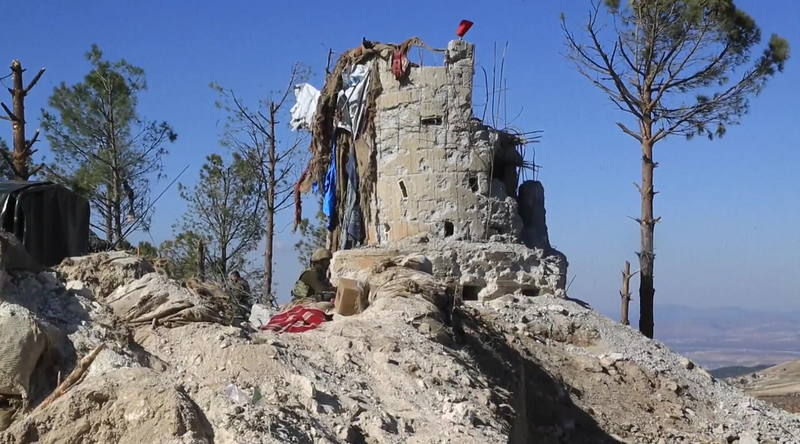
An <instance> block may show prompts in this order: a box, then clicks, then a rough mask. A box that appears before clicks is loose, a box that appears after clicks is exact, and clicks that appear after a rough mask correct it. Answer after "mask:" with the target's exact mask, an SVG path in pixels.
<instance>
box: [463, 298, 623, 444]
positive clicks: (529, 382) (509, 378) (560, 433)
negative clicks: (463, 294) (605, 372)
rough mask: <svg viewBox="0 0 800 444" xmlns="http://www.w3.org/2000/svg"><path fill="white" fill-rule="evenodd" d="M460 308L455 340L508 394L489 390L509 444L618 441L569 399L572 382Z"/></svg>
mask: <svg viewBox="0 0 800 444" xmlns="http://www.w3.org/2000/svg"><path fill="white" fill-rule="evenodd" d="M460 312H461V316H459V318H460V319H459V320H460V324H461V326H462V328H460V329H459V330H462V331H463V335H461V334H459V336H461V338H459V339H461V340H460V341H459V342H461V343H462V344H463V345H464V346H465V347H466V348H467V350H468V351H469V352H470V354H471V355H472V356H473V358H474V359H475V361H476V363H477V365H478V369H479V370H480V371H481V373H483V374H484V375H485V376H486V377H487V378H488V379H489V380H490V383H491V384H492V385H494V386H495V387H501V388H502V389H505V391H507V392H508V393H507V397H506V399H502V398H503V396H502V395H493V396H496V397H497V398H499V399H494V400H493V403H494V404H495V405H498V406H499V407H498V411H499V412H502V413H500V414H501V415H503V416H504V418H503V419H504V420H505V421H506V422H507V424H508V425H509V428H510V430H507V431H506V432H507V433H508V436H509V440H508V442H509V444H518V443H519V444H522V443H529V442H539V443H582V444H583V443H585V444H595V443H596V444H600V443H619V441H618V440H616V439H614V438H612V437H611V436H610V435H608V434H607V433H606V432H605V431H603V430H602V429H601V428H600V426H599V425H598V424H597V422H596V421H595V420H594V418H592V416H590V415H589V414H588V413H586V412H585V411H583V410H582V409H581V408H580V407H578V406H577V405H575V404H574V403H573V402H572V400H571V399H570V397H569V393H570V392H573V391H574V389H573V388H571V387H569V386H567V385H566V383H564V382H563V381H562V382H557V381H556V380H555V379H554V378H553V377H552V376H551V375H550V374H548V373H547V372H546V371H545V370H544V369H543V368H542V367H541V366H540V365H539V364H538V363H537V362H536V360H535V358H533V357H532V356H525V355H523V354H522V353H521V352H520V350H518V349H516V348H514V347H513V346H512V345H510V344H509V343H508V341H507V340H506V338H505V335H504V334H503V332H501V331H499V330H498V329H497V328H495V327H493V326H492V325H491V324H489V323H487V322H485V321H484V320H483V319H481V317H480V315H477V314H476V315H471V314H468V313H465V312H464V311H460ZM459 333H461V332H459ZM500 392H502V390H500ZM504 404H505V405H504ZM508 405H510V406H511V408H508ZM512 408H513V410H512Z"/></svg>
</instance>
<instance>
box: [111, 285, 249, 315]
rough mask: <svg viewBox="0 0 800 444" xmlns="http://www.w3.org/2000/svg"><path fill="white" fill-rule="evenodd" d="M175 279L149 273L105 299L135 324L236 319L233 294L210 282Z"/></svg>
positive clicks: (118, 312)
mask: <svg viewBox="0 0 800 444" xmlns="http://www.w3.org/2000/svg"><path fill="white" fill-rule="evenodd" d="M185 285H186V286H185V287H184V286H181V285H179V284H178V283H177V282H176V281H173V280H170V279H169V278H167V277H165V276H162V275H159V274H157V273H149V274H147V275H145V276H144V277H142V278H141V279H138V280H136V281H133V282H131V283H130V284H128V285H125V286H122V287H120V288H118V289H117V290H116V291H114V292H113V293H111V294H110V295H109V296H108V298H107V299H106V301H107V302H108V304H109V305H110V306H111V308H112V309H113V310H114V313H116V314H117V316H119V317H120V318H122V320H123V321H125V322H126V323H128V324H129V325H131V326H133V327H136V326H140V325H144V324H150V323H152V322H156V323H158V324H159V325H164V326H166V327H177V326H180V325H185V324H188V323H191V322H216V323H222V324H225V323H228V322H230V321H231V320H232V319H233V315H234V313H233V312H234V310H233V308H232V307H233V304H232V303H231V298H230V297H229V296H228V295H227V294H226V293H225V292H224V291H223V290H222V289H220V288H217V287H215V286H213V285H211V284H208V283H200V282H197V281H193V280H192V281H188V282H186V283H185Z"/></svg>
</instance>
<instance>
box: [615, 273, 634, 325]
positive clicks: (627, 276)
mask: <svg viewBox="0 0 800 444" xmlns="http://www.w3.org/2000/svg"><path fill="white" fill-rule="evenodd" d="M637 273H639V271H638V270H637V271H634V272H633V273H631V263H630V262H629V261H625V268H623V269H622V291H620V292H619V295H620V297H621V298H622V313H621V318H620V321H619V322H620V323H621V324H622V325H631V323H630V321H629V320H628V308H629V307H630V304H631V290H630V286H631V278H632V277H634V276H636V274H637Z"/></svg>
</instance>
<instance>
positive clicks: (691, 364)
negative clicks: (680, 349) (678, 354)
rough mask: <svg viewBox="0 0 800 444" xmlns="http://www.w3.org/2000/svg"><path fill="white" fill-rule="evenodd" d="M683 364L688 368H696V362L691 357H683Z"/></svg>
mask: <svg viewBox="0 0 800 444" xmlns="http://www.w3.org/2000/svg"><path fill="white" fill-rule="evenodd" d="M681 366H682V367H683V368H685V369H686V370H691V369H693V368H694V362H692V361H691V360H689V358H681Z"/></svg>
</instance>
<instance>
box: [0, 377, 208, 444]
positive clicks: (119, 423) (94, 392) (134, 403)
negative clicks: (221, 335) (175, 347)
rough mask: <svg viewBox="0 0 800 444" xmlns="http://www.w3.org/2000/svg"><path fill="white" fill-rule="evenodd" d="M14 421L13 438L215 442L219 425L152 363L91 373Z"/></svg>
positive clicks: (92, 443) (51, 443)
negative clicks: (148, 366) (152, 367)
mask: <svg viewBox="0 0 800 444" xmlns="http://www.w3.org/2000/svg"><path fill="white" fill-rule="evenodd" d="M87 381H90V383H86V384H80V385H78V386H77V387H75V388H73V389H72V390H70V391H69V392H68V393H67V394H66V395H64V396H63V397H61V398H60V399H58V400H56V401H55V402H54V403H53V404H51V405H49V406H48V407H47V408H45V409H43V410H42V411H38V412H35V413H33V414H32V415H29V416H28V417H27V418H25V419H24V420H21V421H19V422H17V423H15V424H14V426H13V427H12V428H10V429H9V430H8V431H7V433H6V434H5V435H3V436H2V438H3V440H2V442H4V443H8V444H18V443H29V442H37V443H41V444H57V443H58V444H64V443H75V444H78V443H81V444H106V443H112V442H113V443H119V444H124V443H129V444H140V443H142V442H148V443H153V444H160V443H165V444H166V443H176V444H177V443H198V444H200V443H213V442H214V430H213V427H212V426H211V424H209V423H208V421H207V420H206V418H205V416H204V415H203V412H202V410H201V409H200V408H198V406H197V404H195V403H194V401H192V399H191V398H190V397H189V396H188V395H187V394H186V392H185V391H184V389H183V388H182V387H181V386H180V385H177V384H175V383H174V382H172V381H171V380H170V379H168V378H164V377H163V375H162V374H159V373H156V372H154V371H152V370H147V369H141V368H140V369H131V368H125V369H118V370H114V371H111V372H108V373H106V374H104V375H102V376H97V377H92V378H89V379H88V380H87Z"/></svg>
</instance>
